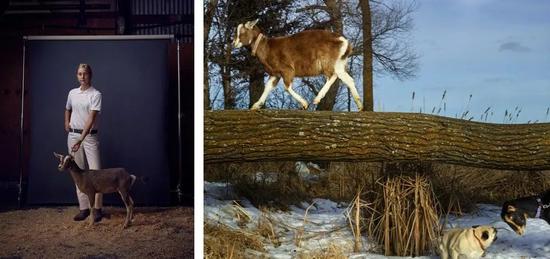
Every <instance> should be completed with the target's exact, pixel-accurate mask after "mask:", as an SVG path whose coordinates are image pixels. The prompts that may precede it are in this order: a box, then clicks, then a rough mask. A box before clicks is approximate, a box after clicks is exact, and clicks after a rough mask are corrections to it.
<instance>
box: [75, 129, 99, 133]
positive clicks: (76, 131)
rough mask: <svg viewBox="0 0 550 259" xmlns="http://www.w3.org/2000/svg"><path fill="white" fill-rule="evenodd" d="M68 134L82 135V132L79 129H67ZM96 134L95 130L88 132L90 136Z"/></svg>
mask: <svg viewBox="0 0 550 259" xmlns="http://www.w3.org/2000/svg"><path fill="white" fill-rule="evenodd" d="M69 132H73V133H78V134H82V130H81V129H71V128H69ZM96 133H97V130H96V129H93V130H90V134H96Z"/></svg>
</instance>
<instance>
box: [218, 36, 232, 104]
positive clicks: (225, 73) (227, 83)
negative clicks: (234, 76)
mask: <svg viewBox="0 0 550 259" xmlns="http://www.w3.org/2000/svg"><path fill="white" fill-rule="evenodd" d="M226 42H227V43H226V45H225V50H224V52H225V53H224V62H223V65H221V66H222V68H221V71H222V85H223V104H224V109H226V110H231V109H235V106H236V103H235V89H233V86H232V85H231V68H230V65H229V64H231V48H232V46H231V41H230V40H229V37H227V41H226Z"/></svg>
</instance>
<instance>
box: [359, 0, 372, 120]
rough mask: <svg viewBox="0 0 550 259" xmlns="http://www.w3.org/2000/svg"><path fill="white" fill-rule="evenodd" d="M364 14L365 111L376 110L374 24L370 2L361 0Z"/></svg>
mask: <svg viewBox="0 0 550 259" xmlns="http://www.w3.org/2000/svg"><path fill="white" fill-rule="evenodd" d="M359 2H360V4H361V13H362V14H363V111H373V110H374V96H373V84H372V22H371V16H370V5H369V0H360V1H359Z"/></svg>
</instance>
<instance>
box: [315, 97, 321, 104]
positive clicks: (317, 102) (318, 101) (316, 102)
mask: <svg viewBox="0 0 550 259" xmlns="http://www.w3.org/2000/svg"><path fill="white" fill-rule="evenodd" d="M320 102H321V99H317V98H315V99H313V104H315V105H317V104H319V103H320Z"/></svg>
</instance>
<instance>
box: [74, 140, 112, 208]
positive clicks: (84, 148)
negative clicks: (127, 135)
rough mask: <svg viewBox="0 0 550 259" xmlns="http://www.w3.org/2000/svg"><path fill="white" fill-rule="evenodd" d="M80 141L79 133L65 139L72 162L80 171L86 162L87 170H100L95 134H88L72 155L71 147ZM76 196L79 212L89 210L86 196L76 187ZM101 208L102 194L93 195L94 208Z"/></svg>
mask: <svg viewBox="0 0 550 259" xmlns="http://www.w3.org/2000/svg"><path fill="white" fill-rule="evenodd" d="M79 139H80V134H79V133H74V132H69V136H68V137H67V144H68V147H69V154H72V155H73V156H74V161H75V162H76V164H77V165H78V167H80V168H81V169H86V161H85V160H84V157H86V160H87V162H88V168H89V169H92V170H97V169H101V162H100V160H99V140H98V137H97V134H93V135H92V134H88V135H87V136H86V138H85V139H84V141H83V142H82V143H81V144H80V148H79V149H78V151H76V153H74V154H73V153H72V151H71V149H72V148H73V145H74V144H75V143H76V142H77V141H78V140H79ZM76 196H77V197H78V205H79V207H80V210H85V209H89V208H90V207H91V205H90V200H89V199H88V195H86V194H85V193H83V192H81V191H80V190H79V189H78V187H76ZM102 206H103V194H101V193H97V194H96V195H95V206H94V207H95V208H96V209H99V208H101V207H102Z"/></svg>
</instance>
